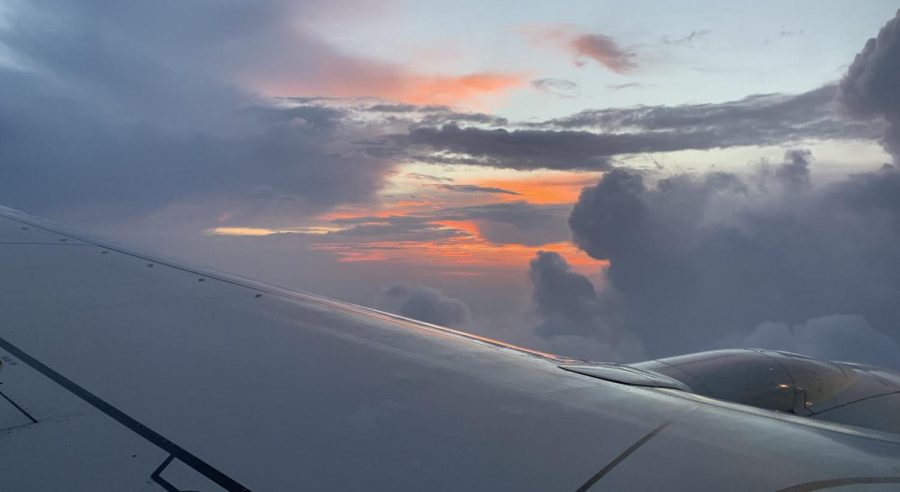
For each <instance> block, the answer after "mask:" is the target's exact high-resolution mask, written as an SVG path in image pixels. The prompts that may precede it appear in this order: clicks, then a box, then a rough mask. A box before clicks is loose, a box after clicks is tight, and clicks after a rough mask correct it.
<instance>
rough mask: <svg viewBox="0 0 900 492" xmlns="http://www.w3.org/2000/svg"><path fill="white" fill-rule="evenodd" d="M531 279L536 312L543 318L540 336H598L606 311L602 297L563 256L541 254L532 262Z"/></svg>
mask: <svg viewBox="0 0 900 492" xmlns="http://www.w3.org/2000/svg"><path fill="white" fill-rule="evenodd" d="M528 278H529V279H530V280H531V284H532V286H533V288H534V293H533V300H534V308H535V311H536V312H537V313H538V314H539V315H540V316H541V317H542V318H543V321H541V323H540V324H539V325H538V326H537V333H538V334H539V335H541V336H545V337H549V336H553V335H594V334H596V331H597V330H598V326H597V325H598V324H602V320H603V312H604V309H603V307H602V306H601V303H600V298H599V297H597V292H596V291H595V290H594V285H593V284H592V283H591V281H590V280H588V278H587V277H585V276H584V275H581V274H580V273H576V272H573V271H572V270H571V268H569V265H568V263H566V260H565V259H563V257H562V256H560V255H559V254H558V253H554V252H548V251H538V253H537V256H535V257H534V259H532V260H531V262H530V263H529V268H528ZM599 329H602V327H600V328H599Z"/></svg>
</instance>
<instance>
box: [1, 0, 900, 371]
mask: <svg viewBox="0 0 900 492" xmlns="http://www.w3.org/2000/svg"><path fill="white" fill-rule="evenodd" d="M896 15H897V3H896V1H882V0H872V1H866V2H853V1H796V2H775V1H762V2H744V3H723V2H711V1H701V0H696V1H690V2H677V3H675V2H669V3H662V2H654V1H631V2H613V1H568V2H555V3H554V2H537V1H535V2H522V1H516V2H512V1H490V2H484V1H482V2H467V1H459V2H449V3H448V2H432V1H416V2H412V1H399V0H397V1H387V0H386V1H365V0H346V1H344V0H341V1H330V2H318V1H307V2H289V1H264V2H254V1H247V2H228V3H227V4H224V5H223V4H220V3H218V2H206V1H199V2H182V1H174V0H173V1H159V2H146V3H144V4H132V3H128V4H127V5H126V4H124V3H114V4H106V3H103V2H73V3H68V2H46V3H45V2H27V1H15V0H8V1H3V2H0V204H3V205H7V206H10V207H14V208H19V209H22V210H24V211H26V212H29V213H34V214H37V215H42V216H45V217H47V218H50V219H53V220H57V221H59V222H63V223H66V224H69V225H72V226H76V227H80V228H82V229H86V230H89V231H92V232H94V233H97V234H98V235H101V236H104V237H108V238H111V239H114V240H117V241H120V242H123V243H126V244H129V245H133V246H136V247H139V248H141V249H146V250H152V251H160V252H162V253H164V254H168V255H172V256H178V257H182V258H186V259H187V260H189V261H193V262H197V263H200V264H203V265H209V266H211V267H214V268H217V269H221V270H225V271H231V272H236V273H239V274H243V275H247V276H251V277H255V278H258V279H260V280H263V281H269V282H272V283H276V284H279V285H283V286H286V287H290V288H297V289H302V290H307V291H311V292H316V293H321V294H324V295H328V296H332V297H335V298H339V299H344V300H348V301H351V302H356V303H360V304H364V305H368V306H372V307H376V308H379V309H386V310H390V311H394V312H398V313H400V314H404V315H407V316H411V317H418V318H420V319H424V320H425V321H430V322H435V323H439V324H447V325H452V326H455V327H460V328H462V329H466V330H470V331H473V332H476V333H479V334H483V335H488V336H492V337H496V338H500V339H504V340H508V341H510V342H513V343H518V344H522V345H526V346H530V347H533V348H536V349H538V350H546V351H551V352H559V353H563V354H564V355H572V356H576V357H585V358H591V359H596V360H633V359H641V358H648V357H657V356H661V355H672V354H674V353H680V352H685V351H691V350H700V349H706V348H712V347H722V346H744V345H747V344H750V343H753V344H758V345H769V346H772V347H774V348H784V349H794V350H797V351H803V350H806V351H807V352H815V353H813V354H810V355H823V356H828V357H832V356H834V357H852V356H856V357H860V358H863V359H867V360H872V361H876V362H882V363H883V362H884V360H890V359H891V358H892V357H894V356H896V355H900V328H898V327H900V311H898V308H896V307H892V306H895V305H900V303H898V302H897V301H900V299H897V292H900V290H898V287H900V253H897V252H896V251H893V249H896V248H893V247H888V246H889V245H896V243H895V242H894V240H895V239H897V238H900V227H898V224H900V206H898V205H897V204H895V202H896V201H897V200H896V198H886V199H884V200H880V199H876V198H874V197H875V196H876V194H877V193H883V194H886V196H888V197H894V194H893V191H892V190H893V188H890V187H891V186H895V185H896V183H897V180H896V179H894V177H893V174H892V173H894V171H893V170H894V169H895V168H894V167H893V164H896V163H897V162H898V153H900V143H898V142H900V137H898V135H900V130H898V127H897V126H896V125H900V103H898V100H897V96H896V94H897V91H896V88H897V87H900V76H898V73H900V27H898V22H900V21H898V20H897V17H896ZM879 32H882V35H881V36H879ZM876 36H879V38H878V42H877V43H876V44H872V45H871V46H870V47H867V41H868V40H869V39H870V38H875V37H876ZM870 44H871V42H870ZM854 60H856V61H854ZM892 94H893V95H892ZM892 163H893V164H892ZM873 183H875V184H873ZM867 186H869V187H870V188H867ZM888 188H890V189H889V190H888V191H884V190H886V189H888ZM583 190H585V191H584V194H582V192H583ZM869 190H870V191H871V194H869V193H870V191H869ZM898 191H900V188H898ZM863 196H865V197H869V198H871V199H868V198H867V199H865V200H864V199H863V198H860V197H863ZM878 196H881V195H878ZM898 196H900V195H898ZM859 204H862V205H859ZM857 205H858V207H857ZM854 207H857V208H854ZM860 207H862V208H860ZM866 207H868V208H866ZM894 219H897V220H894ZM848 237H854V238H856V239H857V241H856V243H855V244H852V245H847V244H843V242H842V241H846V238H848ZM539 252H543V253H539ZM553 253H555V254H553ZM863 294H865V295H863ZM885 337H886V338H885ZM847 339H852V340H853V341H854V342H853V343H850V344H848V343H846V340H847ZM884 340H888V341H887V342H885V341H884ZM872 347H877V348H876V349H873V348H872ZM841 350H844V351H849V352H846V353H845V352H841ZM860 354H862V355H860Z"/></svg>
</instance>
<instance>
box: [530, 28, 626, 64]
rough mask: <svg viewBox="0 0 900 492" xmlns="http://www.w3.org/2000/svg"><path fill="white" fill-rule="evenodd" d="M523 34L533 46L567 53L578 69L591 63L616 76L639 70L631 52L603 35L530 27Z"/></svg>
mask: <svg viewBox="0 0 900 492" xmlns="http://www.w3.org/2000/svg"><path fill="white" fill-rule="evenodd" d="M523 32H524V33H525V35H526V36H527V37H528V39H529V40H530V41H531V42H532V43H534V44H536V45H540V46H548V45H549V46H552V47H554V48H556V49H559V50H562V51H565V52H567V53H569V55H570V56H571V57H572V61H573V63H575V65H577V66H579V67H581V66H584V65H585V64H587V63H588V62H589V61H590V60H593V61H595V62H597V63H599V64H600V65H603V66H604V67H606V68H608V69H610V70H612V71H613V72H616V73H629V72H632V71H634V70H635V69H636V68H637V67H638V63H637V61H636V57H637V55H636V53H635V52H634V51H632V50H630V49H627V48H623V47H621V46H619V44H618V43H616V41H615V40H614V39H613V38H612V37H610V36H606V35H604V34H592V33H583V32H579V31H578V30H576V29H575V27H574V26H571V25H556V26H530V27H526V28H524V29H523Z"/></svg>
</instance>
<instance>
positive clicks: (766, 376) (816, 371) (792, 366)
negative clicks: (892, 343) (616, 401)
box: [564, 349, 900, 434]
mask: <svg viewBox="0 0 900 492" xmlns="http://www.w3.org/2000/svg"><path fill="white" fill-rule="evenodd" d="M564 368H565V369H568V370H571V371H574V372H579V373H582V374H586V375H590V376H593V377H598V378H601V379H607V380H611V381H617V382H620V383H625V384H634V385H639V386H654V387H665V388H672V389H678V390H682V391H689V392H692V393H695V394H699V395H703V396H707V397H711V398H716V399H719V400H724V401H729V402H734V403H740V404H744V405H750V406H753V407H757V408H764V409H768V410H774V411H777V412H785V413H792V414H794V415H799V416H802V417H808V418H812V419H818V420H824V421H830V422H837V423H842V424H848V425H855V426H860V427H867V428H870V429H875V430H879V431H886V432H893V433H898V434H900V373H897V372H894V371H890V370H887V369H882V368H879V367H874V366H868V365H863V364H854V363H847V362H833V361H825V360H818V359H813V358H811V357H807V356H805V355H800V354H794V353H790V352H781V351H775V350H763V349H731V350H713V351H709V352H699V353H695V354H688V355H680V356H676V357H666V358H663V359H656V360H649V361H644V362H637V363H633V364H575V365H568V366H566V367H564Z"/></svg>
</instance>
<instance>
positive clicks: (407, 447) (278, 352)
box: [0, 209, 900, 491]
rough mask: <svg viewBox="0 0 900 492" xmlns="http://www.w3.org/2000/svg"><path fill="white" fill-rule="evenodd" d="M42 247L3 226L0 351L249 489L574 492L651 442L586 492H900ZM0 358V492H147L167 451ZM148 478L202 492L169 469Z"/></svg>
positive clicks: (480, 362) (129, 264) (878, 449)
mask: <svg viewBox="0 0 900 492" xmlns="http://www.w3.org/2000/svg"><path fill="white" fill-rule="evenodd" d="M22 227H28V229H26V230H23V229H22ZM48 229H49V230H48ZM57 230H60V231H61V229H57V228H55V226H48V225H47V224H46V223H43V222H41V221H37V220H36V219H33V218H29V217H27V216H23V215H21V214H18V213H16V212H14V211H10V210H8V209H4V210H0V337H2V339H3V340H5V341H6V343H7V344H9V345H11V346H14V347H16V348H17V349H18V350H21V351H22V352H24V353H25V354H27V355H28V356H30V357H33V358H34V359H36V360H38V361H40V362H41V363H43V364H45V365H46V366H48V368H49V369H51V370H52V371H55V372H56V373H58V374H60V375H62V376H64V377H65V378H68V379H69V380H71V381H72V382H73V383H74V384H77V385H78V386H79V387H81V388H83V389H84V390H86V391H88V392H90V393H92V394H94V395H96V396H97V397H98V398H99V399H102V400H103V401H104V402H106V403H108V404H109V405H112V406H113V407H115V408H117V409H118V410H120V411H122V412H124V414H127V415H128V416H130V417H131V418H133V419H135V420H136V421H139V422H140V423H141V424H143V425H146V426H147V428H149V429H151V430H152V431H153V432H154V433H156V434H158V435H160V436H163V437H165V438H167V439H168V440H170V441H171V442H172V443H174V444H175V445H177V446H179V447H180V448H183V449H184V450H185V451H186V452H188V453H190V454H191V455H192V456H196V457H197V458H199V459H201V460H203V461H205V462H206V463H208V464H209V465H210V466H211V467H213V468H214V469H216V470H218V471H220V472H221V473H223V474H225V475H227V476H228V477H230V478H231V479H233V480H235V481H236V482H238V483H240V484H242V485H243V486H246V487H247V488H249V489H252V490H390V491H399V490H417V491H419V490H516V491H531V490H533V491H548V490H563V491H565V490H573V491H574V490H577V489H579V487H582V486H583V485H584V484H585V483H586V482H588V480H589V479H590V478H591V477H593V476H594V475H595V474H597V473H598V472H599V471H600V470H602V469H604V467H607V465H609V464H610V463H615V462H616V461H615V460H616V459H617V457H620V454H621V453H622V452H623V451H625V450H626V449H628V448H629V447H630V446H632V445H633V444H635V443H636V442H638V441H640V440H641V439H642V438H644V437H645V436H647V434H648V433H650V432H651V431H653V430H654V429H657V428H659V426H661V425H663V424H666V423H667V422H668V425H667V426H665V427H664V428H662V430H660V431H658V433H657V434H655V435H654V436H653V437H652V438H650V439H648V440H646V442H645V443H644V444H643V445H642V446H640V447H639V448H637V449H635V450H634V451H633V452H632V453H630V454H628V455H627V456H625V457H624V459H621V458H620V461H618V462H617V463H618V464H617V465H616V466H614V467H612V468H611V469H609V470H608V472H607V473H605V474H604V475H603V476H602V477H600V478H599V479H598V481H596V483H595V484H594V485H593V487H592V488H591V490H624V489H632V490H663V489H664V490H701V489H716V490H722V489H728V490H773V489H778V488H782V487H788V486H791V485H795V484H798V483H803V482H810V481H816V480H827V479H840V478H843V477H900V439H898V437H897V436H895V435H892V434H880V433H877V432H871V431H861V430H855V429H852V428H849V427H841V426H838V425H832V424H828V423H811V422H807V421H804V419H800V418H792V417H786V416H781V415H778V414H774V413H770V412H766V411H761V410H756V409H751V408H748V407H743V406H740V405H734V404H726V403H720V402H716V401H714V400H711V399H707V398H703V397H698V396H692V395H685V394H682V392H679V391H677V390H670V389H655V388H640V387H634V386H627V385H622V384H617V383H613V382H608V381H603V380H600V379H596V378H592V377H589V376H585V375H582V374H576V373H573V372H568V371H565V370H562V369H560V368H559V367H557V366H558V364H560V363H562V362H571V361H562V360H559V359H555V358H553V357H552V356H545V355H542V354H539V353H533V352H528V351H523V350H519V349H517V348H515V347H509V346H505V345H503V344H501V343H498V342H493V341H489V340H484V339H480V338H476V337H471V336H467V335H465V334H461V333H459V332H455V331H452V330H446V329H442V328H439V327H434V326H431V325H427V324H423V323H418V322H414V321H411V320H407V319H403V318H400V317H397V316H392V315H388V314H385V313H380V312H377V311H373V310H369V309H365V308H361V307H357V306H352V305H348V304H344V303H340V302H337V301H331V300H326V299H322V298H318V297H315V296H310V295H307V294H300V293H294V292H290V291H286V290H284V289H279V288H276V287H271V286H267V285H263V284H259V283H255V282H250V281H245V280H243V279H239V278H235V277H230V276H225V275H222V274H217V273H209V272H204V271H200V270H198V269H195V268H190V267H182V266H179V265H177V264H175V263H172V262H166V261H160V260H156V259H150V258H149V257H148V256H147V255H142V254H134V253H131V252H128V251H126V250H124V249H121V248H118V249H117V248H114V247H109V246H108V245H102V246H101V245H99V244H98V243H96V242H94V243H92V242H91V241H89V240H87V239H86V238H81V237H80V236H78V235H76V234H72V233H69V232H65V233H56V232H53V231H57ZM60 239H66V241H65V242H62V241H60ZM103 251H107V253H103ZM150 264H152V265H153V266H148V265H150ZM201 279H202V281H201ZM0 357H4V358H5V360H6V361H7V362H6V363H5V364H4V366H3V368H2V369H0V382H2V383H3V384H2V385H0V390H2V391H3V392H4V394H6V395H7V396H9V398H11V399H12V400H14V401H15V402H16V403H17V404H18V405H20V406H21V407H22V408H23V409H25V410H26V411H27V412H28V413H29V414H30V415H32V416H33V418H34V419H35V420H37V423H30V422H26V423H23V422H22V421H21V420H18V421H16V422H17V424H15V423H14V425H12V426H10V427H6V428H4V429H3V430H0V480H2V484H3V487H2V490H3V491H7V490H10V491H17V490H61V489H65V490H162V489H161V488H160V486H159V485H158V484H157V483H155V482H153V481H151V479H150V475H151V473H153V471H154V470H155V469H156V468H157V466H159V465H160V464H162V463H163V461H164V460H165V459H166V457H167V456H169V452H168V451H164V450H162V449H161V448H160V447H159V446H158V445H156V444H153V443H152V442H150V441H148V440H147V439H145V438H144V437H141V435H138V434H137V433H135V432H133V431H132V430H130V429H129V428H128V427H126V426H124V425H122V424H121V423H120V422H119V421H116V420H114V419H113V418H111V417H110V416H109V415H107V414H104V413H102V412H101V411H100V410H98V408H96V407H94V406H91V405H89V404H87V403H86V402H85V401H84V400H82V399H80V398H78V397H77V396H76V395H74V394H73V393H72V392H70V391H69V390H67V389H66V388H64V387H63V386H60V385H59V384H57V383H55V382H53V381H51V380H50V379H49V378H48V377H47V376H46V375H45V374H43V373H41V372H39V371H38V370H36V369H35V368H34V367H32V366H29V365H28V364H27V363H25V362H26V361H24V360H23V359H22V357H17V356H16V354H15V353H13V352H11V351H10V350H4V349H0ZM4 415H11V414H10V413H9V408H7V406H0V422H8V421H7V420H6V418H5V417H4ZM9 422H12V421H9ZM162 475H163V477H164V478H166V479H167V480H169V481H171V482H172V483H173V484H175V485H176V486H178V487H182V488H193V489H197V488H199V489H201V490H216V486H215V485H214V484H213V483H212V482H210V481H209V479H207V478H205V477H204V476H202V475H201V474H199V473H198V472H196V471H194V470H192V469H190V468H189V467H186V466H185V465H184V464H183V463H180V460H175V461H174V462H173V463H172V464H171V465H170V466H169V467H167V468H165V470H164V471H163V473H162ZM894 486H895V487H896V485H894Z"/></svg>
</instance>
